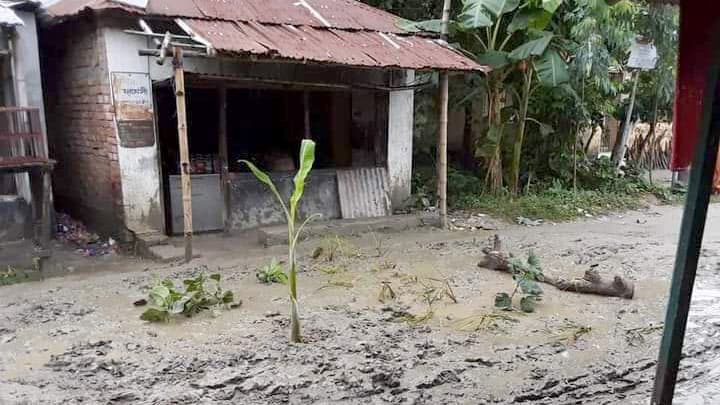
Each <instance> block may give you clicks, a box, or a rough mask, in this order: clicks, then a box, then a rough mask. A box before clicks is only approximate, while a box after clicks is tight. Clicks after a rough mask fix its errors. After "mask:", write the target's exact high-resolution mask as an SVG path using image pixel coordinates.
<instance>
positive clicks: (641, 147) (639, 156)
mask: <svg viewBox="0 0 720 405" xmlns="http://www.w3.org/2000/svg"><path fill="white" fill-rule="evenodd" d="M659 99H660V97H659V96H658V94H657V93H655V99H654V100H653V117H652V122H650V130H649V131H648V134H647V136H645V138H644V139H643V140H642V142H640V145H638V150H637V151H635V154H636V156H637V160H638V161H642V160H643V158H642V154H643V151H644V150H645V147H646V146H647V144H648V142H649V141H651V140H653V139H654V138H655V128H657V121H658V108H659V106H658V104H659ZM648 161H650V159H649V160H648ZM647 169H648V170H652V169H653V167H648V168H647Z"/></svg>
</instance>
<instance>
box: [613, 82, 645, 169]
mask: <svg viewBox="0 0 720 405" xmlns="http://www.w3.org/2000/svg"><path fill="white" fill-rule="evenodd" d="M639 81H640V70H636V71H635V78H634V79H633V88H632V93H631V95H630V105H629V106H628V110H627V113H626V114H625V126H624V127H623V132H622V134H620V139H618V140H617V142H615V147H614V148H613V153H612V161H613V163H614V164H615V167H617V168H619V167H620V164H622V161H623V158H624V157H625V149H626V148H627V145H626V144H627V141H628V138H629V137H630V131H632V127H633V125H632V115H633V111H634V110H635V96H637V88H638V82H639Z"/></svg>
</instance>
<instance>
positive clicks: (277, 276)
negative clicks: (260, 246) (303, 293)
mask: <svg viewBox="0 0 720 405" xmlns="http://www.w3.org/2000/svg"><path fill="white" fill-rule="evenodd" d="M255 276H256V277H257V279H258V280H260V282H261V283H265V284H270V283H280V284H285V283H287V281H288V277H287V274H285V271H284V270H283V268H282V265H281V264H280V262H278V260H277V259H276V258H274V257H273V258H272V259H271V260H270V264H267V265H265V266H263V267H262V268H261V269H260V270H258V272H257V273H255Z"/></svg>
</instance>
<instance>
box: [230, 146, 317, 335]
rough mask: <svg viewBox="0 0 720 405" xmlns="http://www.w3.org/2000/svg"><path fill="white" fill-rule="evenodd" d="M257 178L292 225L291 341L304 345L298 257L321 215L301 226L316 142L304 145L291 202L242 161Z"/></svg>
mask: <svg viewBox="0 0 720 405" xmlns="http://www.w3.org/2000/svg"><path fill="white" fill-rule="evenodd" d="M241 162H243V163H245V164H246V165H247V166H248V168H250V171H251V172H252V173H253V174H254V175H255V177H256V178H257V179H258V180H259V181H260V182H261V183H263V184H265V185H266V186H267V188H268V189H270V191H271V192H272V193H273V195H274V196H275V198H276V199H277V201H278V202H279V203H280V206H281V207H282V209H283V212H284V213H285V218H286V219H287V225H288V261H287V262H288V266H289V271H288V273H289V274H288V286H289V288H290V342H291V343H300V342H301V341H302V338H301V335H300V317H299V315H298V294H297V261H296V257H295V248H296V246H297V243H298V241H299V239H300V234H301V232H302V230H303V228H304V227H305V225H307V223H308V222H310V221H311V220H312V219H313V218H315V217H317V216H319V215H320V214H313V215H310V216H309V217H308V218H306V219H305V221H303V222H302V223H301V224H300V226H297V220H298V219H299V218H298V206H299V205H300V199H301V198H302V196H303V193H304V192H305V181H306V180H307V178H308V176H309V175H310V171H311V170H312V167H313V163H314V162H315V142H313V141H311V140H308V139H304V140H303V141H302V144H301V145H300V169H299V170H298V172H297V173H296V174H295V178H294V179H293V183H294V186H295V188H294V190H293V192H292V194H291V195H290V199H289V201H288V202H287V203H285V200H284V199H283V198H282V196H281V195H280V192H279V191H278V189H277V187H275V184H273V182H272V180H270V176H268V175H267V173H265V172H263V171H262V170H260V169H258V168H257V167H256V166H255V165H254V164H252V163H251V162H249V161H247V160H242V161H241Z"/></svg>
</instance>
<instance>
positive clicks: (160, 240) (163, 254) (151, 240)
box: [135, 231, 185, 262]
mask: <svg viewBox="0 0 720 405" xmlns="http://www.w3.org/2000/svg"><path fill="white" fill-rule="evenodd" d="M169 243H170V238H168V236H167V235H165V234H163V233H161V232H155V231H153V232H143V233H136V234H135V254H136V255H138V256H140V257H144V258H146V259H150V260H157V261H162V262H167V261H175V260H176V259H177V258H180V259H181V258H184V257H185V250H184V249H179V248H177V249H179V250H180V253H179V254H178V253H174V249H176V248H175V247H174V246H172V245H170V244H169ZM176 256H179V257H176Z"/></svg>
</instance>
